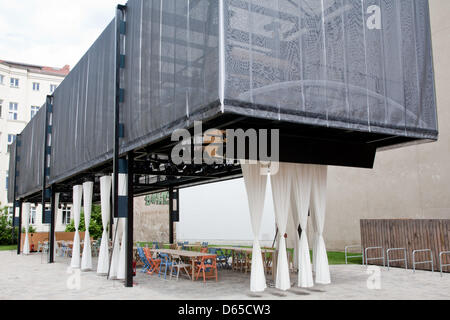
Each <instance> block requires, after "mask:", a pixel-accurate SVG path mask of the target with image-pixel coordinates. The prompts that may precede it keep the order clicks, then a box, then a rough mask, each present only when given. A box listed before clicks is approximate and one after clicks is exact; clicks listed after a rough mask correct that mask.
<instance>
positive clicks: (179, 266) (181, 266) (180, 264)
mask: <svg viewBox="0 0 450 320" xmlns="http://www.w3.org/2000/svg"><path fill="white" fill-rule="evenodd" d="M189 267H190V265H189V264H187V263H184V262H183V261H181V258H180V257H179V256H174V257H173V261H172V267H171V268H170V280H172V276H173V275H174V273H173V269H174V268H176V269H177V273H176V276H177V281H178V279H179V278H180V270H181V269H183V270H184V272H185V273H186V274H187V276H188V277H189V279H191V275H190V274H189V271H188V270H187V268H189Z"/></svg>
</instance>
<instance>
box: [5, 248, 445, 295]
mask: <svg viewBox="0 0 450 320" xmlns="http://www.w3.org/2000/svg"><path fill="white" fill-rule="evenodd" d="M69 263H70V261H69V259H67V258H61V257H57V258H56V263H54V264H47V263H46V256H45V255H44V256H43V255H41V254H33V255H29V256H23V255H21V256H17V254H16V253H15V252H14V251H4V252H0V299H2V300H19V299H21V300H22V299H23V300H34V299H44V300H94V299H100V300H252V299H256V300H258V299H264V300H272V299H274V300H278V299H282V300H302V299H314V300H323V299H327V300H334V299H340V300H341V299H343V300H372V299H373V300H378V299H383V300H384V299H387V300H414V299H426V300H427V299H431V300H435V299H446V300H448V299H450V274H444V277H442V278H441V277H440V275H439V272H435V273H431V272H426V271H417V272H416V273H415V274H414V273H413V272H412V271H411V270H403V269H392V268H391V270H390V271H387V269H386V268H381V269H379V270H380V273H379V281H376V279H377V278H376V277H375V281H368V279H369V277H370V274H368V270H367V268H366V267H363V266H360V265H337V266H330V269H331V277H332V284H331V285H316V286H315V287H314V288H311V289H302V288H298V287H297V286H296V284H295V283H296V276H295V275H292V283H293V284H294V286H293V287H292V289H291V290H289V291H286V292H282V291H279V290H277V289H275V288H272V287H271V286H270V283H269V288H268V289H267V290H266V291H265V292H263V293H257V294H255V293H251V292H250V290H249V287H250V275H249V274H241V273H237V272H232V271H227V270H220V271H219V282H218V283H216V282H215V281H213V280H209V281H207V283H206V284H204V283H203V282H201V281H198V282H192V281H190V280H188V279H187V278H180V279H179V281H176V280H163V279H160V278H158V276H149V275H147V274H144V273H141V272H139V271H138V274H137V276H136V277H135V280H134V281H135V283H136V285H135V287H134V288H125V287H124V285H123V282H122V281H111V280H107V279H106V277H104V276H98V275H97V274H96V273H95V272H82V273H79V272H77V271H74V270H71V269H70V268H69ZM94 265H96V259H95V258H94ZM77 274H78V275H79V277H78V278H77ZM76 279H79V282H77V281H76ZM77 283H79V286H78V285H77ZM368 283H369V285H368ZM374 284H375V286H376V285H377V284H379V289H369V287H373V285H374Z"/></svg>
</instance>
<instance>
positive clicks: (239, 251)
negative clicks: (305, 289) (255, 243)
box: [134, 242, 297, 282]
mask: <svg viewBox="0 0 450 320" xmlns="http://www.w3.org/2000/svg"><path fill="white" fill-rule="evenodd" d="M275 252H276V250H275V249H274V248H262V249H261V255H262V259H263V262H264V273H265V274H266V275H272V276H273V275H274V272H273V270H274V266H276V257H277V256H276V254H275ZM252 253H253V249H252V248H251V247H242V246H218V245H211V246H209V245H208V243H205V242H204V243H193V244H191V243H189V242H178V243H177V244H169V243H159V242H139V243H136V246H135V248H134V257H135V259H136V262H137V266H138V267H140V268H141V270H140V272H141V273H146V274H148V275H151V276H157V277H159V278H162V279H164V280H167V279H169V280H172V279H176V280H177V281H178V280H179V279H180V276H181V277H183V278H184V279H187V280H190V281H197V280H199V279H200V280H203V282H206V281H207V280H208V279H212V280H215V281H216V282H218V281H220V272H221V271H225V270H226V271H231V272H237V273H243V274H248V273H250V272H251V267H252ZM287 254H288V256H289V257H291V256H292V255H291V251H290V250H288V251H287ZM289 261H290V271H291V272H294V271H297V270H295V269H294V267H293V266H294V263H293V260H292V259H290V260H289ZM274 280H275V277H273V281H274Z"/></svg>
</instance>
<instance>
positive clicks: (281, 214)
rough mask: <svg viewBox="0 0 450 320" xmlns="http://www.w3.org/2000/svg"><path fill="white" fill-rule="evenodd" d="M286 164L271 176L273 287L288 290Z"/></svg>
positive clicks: (288, 184) (288, 188)
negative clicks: (276, 246)
mask: <svg viewBox="0 0 450 320" xmlns="http://www.w3.org/2000/svg"><path fill="white" fill-rule="evenodd" d="M288 166H289V165H288V164H286V163H280V167H279V170H278V172H277V173H276V174H274V175H273V176H271V178H270V180H271V183H272V195H273V203H274V207H275V215H276V216H277V218H276V221H277V227H278V242H279V252H278V261H277V273H276V284H275V287H276V288H278V289H280V290H284V291H285V290H288V289H289V288H290V287H291V279H290V275H289V263H288V257H287V252H286V239H285V238H284V235H285V234H286V228H287V224H288V219H289V206H290V203H291V201H290V200H291V184H292V183H291V178H292V177H291V175H290V174H291V172H290V170H288Z"/></svg>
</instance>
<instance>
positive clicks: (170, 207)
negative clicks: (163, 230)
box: [169, 188, 174, 244]
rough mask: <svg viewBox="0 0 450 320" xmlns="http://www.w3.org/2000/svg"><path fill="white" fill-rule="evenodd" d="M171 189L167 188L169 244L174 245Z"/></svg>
mask: <svg viewBox="0 0 450 320" xmlns="http://www.w3.org/2000/svg"><path fill="white" fill-rule="evenodd" d="M173 220H174V219H173V188H169V243H170V244H174V236H173V229H174V228H173V224H174V221H173Z"/></svg>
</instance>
